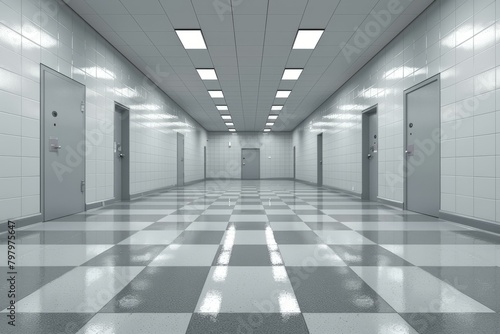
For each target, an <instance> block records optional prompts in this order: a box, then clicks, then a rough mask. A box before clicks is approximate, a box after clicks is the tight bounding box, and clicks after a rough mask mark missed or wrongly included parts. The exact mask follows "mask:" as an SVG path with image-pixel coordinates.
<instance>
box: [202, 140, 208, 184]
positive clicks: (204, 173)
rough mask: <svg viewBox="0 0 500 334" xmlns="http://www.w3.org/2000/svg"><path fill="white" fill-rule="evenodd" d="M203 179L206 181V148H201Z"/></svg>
mask: <svg viewBox="0 0 500 334" xmlns="http://www.w3.org/2000/svg"><path fill="white" fill-rule="evenodd" d="M203 166H204V168H203V175H204V176H203V178H204V179H205V180H206V179H207V147H206V146H205V147H203Z"/></svg>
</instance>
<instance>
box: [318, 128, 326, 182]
mask: <svg viewBox="0 0 500 334" xmlns="http://www.w3.org/2000/svg"><path fill="white" fill-rule="evenodd" d="M320 138H321V160H320V159H319V158H320V155H319V152H320V147H319V145H318V144H319V142H320ZM323 158H324V157H323V132H321V133H320V134H318V135H317V136H316V165H317V170H316V185H317V186H318V187H322V186H323V183H324V182H323V165H324V164H323ZM320 161H321V163H320ZM320 171H321V184H320V182H319V175H320Z"/></svg>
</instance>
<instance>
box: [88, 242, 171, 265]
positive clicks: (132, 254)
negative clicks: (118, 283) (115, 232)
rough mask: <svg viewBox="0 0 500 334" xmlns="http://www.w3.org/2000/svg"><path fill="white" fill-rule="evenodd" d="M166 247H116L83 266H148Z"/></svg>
mask: <svg viewBox="0 0 500 334" xmlns="http://www.w3.org/2000/svg"><path fill="white" fill-rule="evenodd" d="M165 247H166V246H165V245H163V246H161V245H157V246H155V245H116V246H114V247H112V248H110V249H108V250H107V251H105V252H103V253H101V254H99V255H97V256H96V257H94V258H93V259H91V260H90V261H87V262H86V263H84V264H82V266H95V267H99V266H107V267H122V266H147V265H148V264H149V263H150V262H151V261H153V260H154V258H155V257H156V256H157V255H158V254H160V252H161V251H162V250H164V249H165Z"/></svg>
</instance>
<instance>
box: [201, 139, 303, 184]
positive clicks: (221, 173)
mask: <svg viewBox="0 0 500 334" xmlns="http://www.w3.org/2000/svg"><path fill="white" fill-rule="evenodd" d="M229 142H231V147H229ZM242 148H260V177H261V178H262V179H267V178H292V177H293V146H292V135H291V133H289V132H283V133H278V132H275V133H268V134H264V133H235V134H230V133H221V132H209V133H208V146H207V178H236V179H239V178H241V149H242Z"/></svg>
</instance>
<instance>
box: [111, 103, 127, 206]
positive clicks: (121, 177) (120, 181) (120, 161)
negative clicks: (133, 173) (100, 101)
mask: <svg viewBox="0 0 500 334" xmlns="http://www.w3.org/2000/svg"><path fill="white" fill-rule="evenodd" d="M128 115H129V111H128V110H127V109H125V108H123V107H121V106H118V105H116V106H115V123H114V126H115V138H114V146H113V154H114V158H113V160H114V166H115V167H114V170H115V178H114V183H115V199H116V200H118V201H119V200H127V199H129V178H128V175H129V161H130V160H129V140H128V139H129V135H128V133H129V124H128V121H129V117H128Z"/></svg>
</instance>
